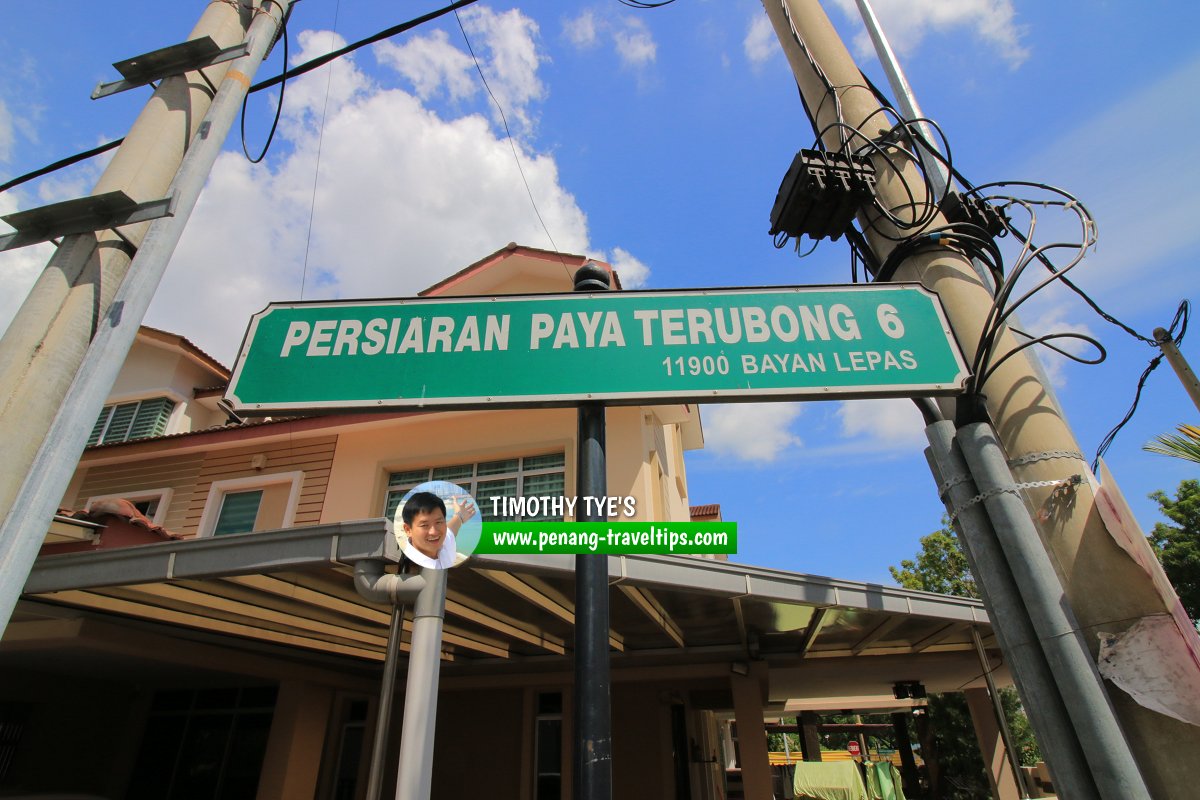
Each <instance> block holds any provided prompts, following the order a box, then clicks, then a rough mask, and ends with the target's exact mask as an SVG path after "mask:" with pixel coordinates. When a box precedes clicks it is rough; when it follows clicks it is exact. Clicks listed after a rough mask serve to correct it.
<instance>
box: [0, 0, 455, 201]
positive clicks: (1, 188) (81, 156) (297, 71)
mask: <svg viewBox="0 0 1200 800" xmlns="http://www.w3.org/2000/svg"><path fill="white" fill-rule="evenodd" d="M476 2H478V0H457V2H454V3H451V4H450V5H448V6H444V7H442V8H439V9H437V10H436V11H430V12H429V13H428V14H422V15H421V16H419V17H414V18H413V19H410V20H408V21H407V22H402V23H400V24H399V25H393V26H392V27H390V28H387V29H386V30H382V31H380V32H379V33H375V34H372V35H371V36H368V37H367V38H365V39H360V40H358V41H357V42H354V43H352V44H348V45H346V46H345V47H343V48H340V49H338V50H334V51H332V52H329V53H326V54H325V55H323V56H318V57H316V58H314V59H312V60H310V61H305V62H304V63H303V64H298V65H296V66H295V67H293V68H292V69H289V70H285V71H284V72H281V73H280V74H279V75H276V76H275V77H273V78H268V79H267V80H265V81H262V82H261V83H256V84H254V85H253V86H251V87H250V89H249V90H248V92H250V93H253V92H261V91H262V90H263V89H269V88H271V87H272V86H275V85H277V84H280V83H283V82H284V81H286V80H290V79H292V78H296V77H299V76H300V75H303V74H305V73H306V72H312V71H313V70H314V69H317V68H318V67H321V66H324V65H325V64H328V63H329V62H330V61H333V60H335V59H338V58H341V57H342V56H344V55H347V54H349V53H353V52H354V51H355V50H359V49H361V48H363V47H366V46H367V45H369V44H374V43H375V42H379V41H382V40H384V39H390V38H391V37H393V36H395V35H397V34H400V33H404V32H405V31H409V30H412V29H413V28H416V27H418V26H420V25H424V24H425V23H427V22H431V21H433V20H435V19H438V18H439V17H443V16H445V15H446V14H449V13H451V12H454V11H457V10H458V9H460V8H463V7H465V6H469V5H471V4H473V3H476ZM122 141H124V139H117V140H115V141H111V142H106V143H104V144H102V145H100V146H99V147H95V148H92V149H91V150H86V151H84V152H82V153H76V154H75V155H73V156H69V157H67V158H64V159H62V160H60V161H56V162H54V163H53V164H48V165H46V166H45V167H41V168H40V169H37V170H35V171H33V172H30V173H27V174H25V175H21V176H20V177H17V178H13V179H12V180H10V181H7V182H6V183H2V184H0V192H5V191H8V190H9V189H12V188H13V187H15V186H20V185H21V184H23V183H26V182H27V181H31V180H33V179H34V178H40V177H42V176H43V175H48V174H50V173H51V172H55V171H57V170H60V169H62V168H63V167H68V166H71V165H72V164H77V163H79V162H80V161H83V160H85V159H88V158H92V157H93V156H98V155H100V154H101V153H105V152H108V151H109V150H112V149H113V148H115V147H119V146H120V144H121V142H122Z"/></svg>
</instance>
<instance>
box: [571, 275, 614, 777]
mask: <svg viewBox="0 0 1200 800" xmlns="http://www.w3.org/2000/svg"><path fill="white" fill-rule="evenodd" d="M608 287H609V278H608V273H607V272H606V271H605V270H604V269H602V268H600V267H598V266H596V265H594V264H585V265H584V266H582V267H580V269H579V271H578V272H576V273H575V291H577V292H595V291H608ZM604 433H605V429H604V404H603V403H583V404H581V405H580V406H579V445H578V447H579V450H578V461H577V466H578V469H577V477H576V482H577V483H576V486H577V490H576V494H577V495H578V497H579V498H580V499H579V505H578V506H577V508H578V513H577V514H576V515H575V518H576V520H578V521H580V522H603V521H605V520H606V519H607V516H606V515H605V511H604V507H603V506H602V505H601V504H600V503H599V502H598V499H599V498H603V497H606V496H607V494H608V481H607V474H606V464H605V457H604ZM591 498H596V500H592V502H591V504H590V505H589V499H591ZM610 694H611V680H610V677H609V662H608V556H606V555H598V554H591V555H578V556H576V557H575V709H574V713H575V749H574V754H573V759H574V761H573V763H574V773H573V786H574V794H573V795H572V796H573V797H574V798H575V800H609V798H611V797H612V719H611V709H610V701H611V697H610Z"/></svg>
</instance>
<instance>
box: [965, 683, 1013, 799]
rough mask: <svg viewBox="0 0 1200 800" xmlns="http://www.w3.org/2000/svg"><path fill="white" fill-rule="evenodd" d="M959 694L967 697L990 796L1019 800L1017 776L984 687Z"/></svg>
mask: <svg viewBox="0 0 1200 800" xmlns="http://www.w3.org/2000/svg"><path fill="white" fill-rule="evenodd" d="M963 695H964V696H965V697H966V698H967V708H968V709H969V710H970V712H971V722H972V723H973V724H974V726H975V737H976V738H977V739H979V754H980V755H981V756H983V766H984V767H985V768H986V771H987V776H988V782H989V783H991V785H992V797H994V798H996V800H1019V798H1020V796H1021V795H1020V792H1018V791H1017V779H1016V777H1015V776H1014V775H1013V772H1012V767H1011V766H1009V763H1008V753H1006V752H1005V750H1004V739H1003V738H1001V736H1000V726H999V725H998V724H996V712H995V709H994V707H993V706H992V700H991V698H990V697H988V693H987V689H967V690H965V691H964V692H963Z"/></svg>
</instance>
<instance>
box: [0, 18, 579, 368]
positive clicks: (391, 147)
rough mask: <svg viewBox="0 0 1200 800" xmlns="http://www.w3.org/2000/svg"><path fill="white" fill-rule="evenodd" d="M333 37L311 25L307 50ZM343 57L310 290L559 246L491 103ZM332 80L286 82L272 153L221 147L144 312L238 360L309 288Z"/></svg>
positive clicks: (554, 207) (545, 186)
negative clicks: (456, 103) (512, 245)
mask: <svg viewBox="0 0 1200 800" xmlns="http://www.w3.org/2000/svg"><path fill="white" fill-rule="evenodd" d="M501 27H503V26H501ZM498 35H499V34H498ZM483 38H485V39H486V38H487V37H483ZM331 41H332V38H331V37H330V36H329V35H328V34H312V35H311V36H302V37H301V42H302V43H303V45H304V46H305V47H306V48H308V49H319V48H320V47H325V46H327V45H328V44H329V43H330V42H331ZM489 47H490V45H489ZM305 57H307V53H306V54H305ZM532 63H536V54H535V60H534V62H532ZM333 66H334V67H335V68H336V72H335V73H334V75H333V89H332V91H331V96H330V103H329V108H328V114H327V117H326V121H325V129H324V134H323V140H322V142H321V156H320V175H319V180H318V181H317V188H316V195H315V213H314V220H313V227H312V243H311V247H310V248H309V251H308V266H307V274H306V276H305V277H304V278H303V280H304V285H305V290H304V293H303V297H304V299H318V298H338V297H343V298H351V297H387V296H398V295H411V294H414V293H416V292H417V291H419V290H420V289H423V288H425V287H426V286H428V285H430V284H432V283H434V282H436V281H437V280H440V279H441V278H443V277H445V276H446V275H447V274H449V273H451V272H453V271H455V270H457V269H460V268H461V267H462V266H463V265H465V264H469V263H471V262H473V261H475V260H476V259H478V258H480V257H481V256H483V255H486V254H487V253H490V252H492V251H494V250H496V249H497V248H499V247H501V246H502V245H503V244H504V243H505V242H509V241H517V242H520V243H522V244H530V245H533V246H538V247H549V246H550V244H549V242H548V241H547V240H546V236H545V232H544V231H543V230H542V226H541V224H540V223H539V222H538V219H537V217H536V216H535V215H534V213H533V211H532V209H531V207H530V203H529V198H528V196H527V195H526V192H525V186H524V184H523V183H522V181H521V176H520V174H519V172H518V170H517V165H516V162H515V161H514V159H513V153H512V149H511V147H510V144H509V142H508V141H507V140H506V139H505V138H500V137H502V136H503V134H502V133H501V134H500V136H499V137H498V136H497V134H496V132H495V129H494V128H492V127H491V126H490V125H489V124H488V121H487V120H486V119H485V118H484V117H483V116H481V115H479V114H467V115H463V116H459V117H457V118H445V117H442V116H439V115H438V114H437V113H435V112H433V111H432V110H430V109H429V108H427V107H426V106H424V105H423V104H422V102H421V100H420V99H419V98H418V97H417V96H414V95H413V94H410V93H409V92H406V91H403V90H401V89H396V88H388V87H386V86H382V85H378V84H376V83H374V82H372V81H370V80H369V79H368V78H367V77H366V76H365V75H364V74H363V73H362V72H361V71H359V70H358V69H357V68H356V67H355V66H354V61H353V58H343V59H340V60H339V61H337V62H335V64H334V65H333ZM517 72H519V70H517ZM506 74H509V75H512V74H515V73H514V72H513V71H512V70H510V71H509V72H508V73H506ZM327 80H328V75H327V74H326V73H325V72H324V71H316V72H313V73H310V74H309V75H306V76H304V77H302V78H300V79H298V80H297V81H295V82H294V83H292V84H289V86H288V89H287V93H286V100H287V102H286V104H285V118H284V122H283V123H282V124H281V125H280V130H279V133H278V134H277V138H276V146H275V149H273V151H272V153H271V155H270V156H269V157H268V159H267V161H266V162H264V163H262V164H259V165H250V164H249V163H247V162H246V160H245V159H244V158H243V157H242V156H241V154H240V153H237V154H235V153H224V154H222V155H221V157H220V158H219V159H218V160H217V162H216V164H215V166H214V168H213V172H212V175H211V177H210V179H209V182H208V186H207V187H206V189H205V191H204V194H203V195H202V196H201V198H200V202H199V203H198V204H197V207H196V210H195V212H194V214H193V217H192V220H191V222H190V223H189V226H188V229H187V232H186V233H185V234H184V236H183V239H182V240H181V241H180V244H179V247H178V249H177V251H176V253H175V257H174V258H173V259H172V263H171V266H170V269H169V270H168V272H167V275H166V277H165V278H164V280H163V283H162V286H161V287H160V289H159V292H158V297H157V298H156V299H155V302H154V305H153V306H152V308H151V310H150V314H149V316H148V319H147V322H148V324H151V325H156V326H160V327H164V328H167V329H168V330H172V331H176V332H179V333H182V334H184V335H187V336H188V337H189V338H192V339H193V340H194V341H196V343H197V344H198V345H199V346H201V347H203V348H205V349H206V350H208V351H209V352H211V353H213V355H214V356H216V357H218V358H220V359H222V360H225V361H226V362H228V361H230V360H232V357H233V355H234V350H235V348H236V345H237V343H238V342H239V341H240V339H241V336H242V333H243V332H244V331H245V328H246V324H247V322H248V321H249V318H250V315H251V314H253V313H255V312H256V311H259V310H261V309H262V308H263V306H264V305H266V303H268V302H270V301H277V300H295V299H300V298H301V291H300V287H301V281H302V275H303V274H304V273H305V267H304V259H305V241H306V237H307V226H308V219H309V213H310V208H311V207H312V206H311V204H312V203H313V201H314V195H313V179H314V171H315V168H316V162H317V134H318V130H317V122H318V121H319V119H320V116H321V113H322V109H323V108H324V106H325V87H326V82H327ZM514 80H515V79H514ZM510 83H511V81H510ZM539 85H540V84H539ZM527 88H528V86H527ZM526 96H527V97H531V95H529V94H528V93H526ZM518 150H519V152H520V153H521V161H522V165H523V166H524V170H525V174H526V176H527V178H528V180H529V186H530V190H531V191H532V193H533V195H534V197H535V198H536V200H537V204H538V208H539V210H540V212H541V215H542V217H543V218H544V219H545V221H546V224H547V226H548V227H549V229H550V231H551V233H552V234H553V235H554V238H555V241H556V242H557V244H558V246H559V247H560V248H561V249H563V250H564V251H567V252H577V253H587V252H589V250H590V249H591V248H590V246H589V242H588V232H587V219H586V217H585V215H584V213H583V212H582V211H581V210H580V208H579V206H578V204H577V203H576V201H575V199H574V197H573V196H572V195H571V194H570V193H569V192H567V191H566V190H565V189H564V188H563V187H562V185H561V184H560V182H559V175H558V166H557V164H556V162H555V160H554V158H553V157H552V156H550V155H547V154H544V153H539V152H536V151H534V150H532V149H530V148H528V147H526V146H521V145H518ZM0 197H2V195H0ZM248 220H252V223H251V224H247V221H248Z"/></svg>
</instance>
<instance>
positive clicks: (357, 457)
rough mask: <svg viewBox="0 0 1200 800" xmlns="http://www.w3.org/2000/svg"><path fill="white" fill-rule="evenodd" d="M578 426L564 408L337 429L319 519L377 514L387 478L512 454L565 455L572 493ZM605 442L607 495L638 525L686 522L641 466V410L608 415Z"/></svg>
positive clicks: (682, 507) (676, 500)
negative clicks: (633, 505) (632, 506)
mask: <svg viewBox="0 0 1200 800" xmlns="http://www.w3.org/2000/svg"><path fill="white" fill-rule="evenodd" d="M577 425H578V421H577V414H576V411H575V410H574V409H570V408H567V409H529V410H508V411H479V412H459V413H454V414H448V413H442V414H428V415H420V416H413V417H407V418H403V419H401V420H399V421H387V422H381V423H372V424H370V425H366V426H361V427H355V428H345V429H342V430H341V432H340V433H339V436H338V445H337V452H336V453H335V454H334V458H333V463H332V466H331V471H330V475H329V486H328V491H327V493H326V498H325V504H324V507H323V509H322V513H321V519H320V521H321V522H339V521H342V520H349V519H363V518H365V517H373V516H378V515H379V514H380V513H381V512H382V511H383V508H384V500H385V495H386V492H387V476H388V473H389V472H393V471H399V470H404V469H417V468H422V467H434V466H441V465H448V464H456V463H464V462H475V461H483V460H489V459H499V458H504V457H510V456H517V455H537V454H540V453H550V452H563V453H565V455H566V490H565V491H566V492H567V494H572V493H573V492H574V486H575V436H576V427H577ZM606 437H607V452H608V493H609V495H612V496H625V495H632V496H634V497H635V498H637V510H638V514H637V516H636V518H638V519H644V520H649V519H687V516H686V500H684V499H683V498H682V497H681V496H680V494H679V491H678V488H677V487H676V485H675V482H674V481H673V480H671V481H670V483H669V485H666V490H667V493H668V494H669V495H670V496H671V498H672V500H671V502H670V503H669V504H668V505H667V506H666V508H663V505H664V504H663V503H662V502H661V501H659V500H658V499H657V498H658V495H659V494H660V487H659V486H658V485H656V483H655V481H654V475H653V474H652V473H651V472H650V471H649V470H648V469H647V465H646V462H645V459H646V458H647V455H648V445H647V442H648V441H649V442H652V441H653V440H652V438H651V437H650V436H649V434H648V433H647V430H646V428H645V426H644V422H643V414H642V410H641V409H639V408H637V407H619V408H610V409H608V413H607V431H606ZM649 446H650V447H652V446H653V445H652V444H650V445H649ZM477 499H479V500H480V502H484V501H483V500H482V499H480V498H477ZM663 513H669V514H673V515H674V516H669V517H664V516H663Z"/></svg>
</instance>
